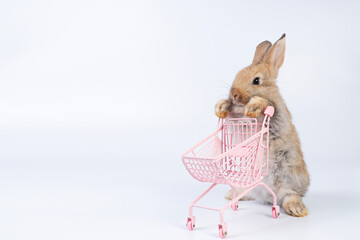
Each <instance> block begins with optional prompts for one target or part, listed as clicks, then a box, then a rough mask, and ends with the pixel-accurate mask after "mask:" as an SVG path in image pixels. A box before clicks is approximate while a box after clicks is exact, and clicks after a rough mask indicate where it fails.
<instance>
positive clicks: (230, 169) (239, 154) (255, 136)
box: [182, 106, 280, 238]
mask: <svg viewBox="0 0 360 240" xmlns="http://www.w3.org/2000/svg"><path fill="white" fill-rule="evenodd" d="M273 114H274V108H273V107H271V106H269V107H267V108H266V109H265V111H264V120H263V122H262V123H260V124H258V123H257V120H256V119H255V118H227V119H225V120H221V121H220V124H219V125H218V128H217V130H216V131H215V132H214V133H212V134H211V135H210V136H208V137H207V138H205V139H204V140H202V141H201V142H199V143H198V144H196V145H195V146H194V147H192V148H191V149H189V150H188V151H186V152H185V153H184V154H183V155H182V161H183V163H184V165H185V167H186V169H187V170H188V172H189V173H190V175H191V176H193V177H194V178H195V179H197V180H198V181H201V182H210V183H213V184H212V185H211V186H210V187H209V188H208V189H207V190H206V191H205V192H203V193H202V194H201V195H200V196H199V197H197V198H196V199H195V200H194V201H193V202H192V203H191V204H190V208H189V217H188V218H187V223H186V225H187V228H188V229H189V230H193V229H194V227H195V216H193V211H192V210H193V208H194V207H197V208H204V209H209V210H216V211H219V212H220V224H219V226H218V230H219V236H220V237H221V238H225V237H226V235H227V225H226V223H225V222H224V211H225V210H226V209H228V208H229V207H231V208H232V209H233V210H234V211H236V210H237V209H238V201H239V199H240V198H242V197H243V196H245V195H246V194H247V193H249V192H250V191H251V190H252V189H254V188H255V187H257V186H262V187H264V188H265V189H266V190H267V191H268V192H269V193H270V194H271V195H272V197H273V206H272V216H273V217H274V218H277V217H278V216H279V215H280V208H279V206H278V205H276V195H275V193H274V192H273V191H272V190H271V189H270V188H269V187H268V186H267V185H266V184H265V183H263V182H261V180H262V179H263V177H264V176H265V175H266V174H267V172H268V148H269V123H270V118H271V117H272V116H273ZM217 184H226V185H229V186H230V187H231V188H232V189H233V192H234V196H233V200H232V201H230V202H229V203H228V204H227V205H226V206H224V207H223V208H221V209H217V208H212V207H207V206H200V205H195V204H196V203H197V202H198V201H199V200H200V199H201V198H202V197H204V196H205V195H206V194H207V193H208V192H209V191H210V190H211V189H213V188H214V187H215V186H216V185H217ZM236 188H242V189H243V190H244V191H242V192H241V193H240V194H237V191H236Z"/></svg>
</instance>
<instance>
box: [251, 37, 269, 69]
mask: <svg viewBox="0 0 360 240" xmlns="http://www.w3.org/2000/svg"><path fill="white" fill-rule="evenodd" d="M270 47H271V42H269V41H264V42H262V43H260V44H259V45H258V46H257V47H256V50H255V55H254V59H253V62H252V64H255V65H256V64H259V63H261V61H262V60H263V59H264V56H265V54H266V52H267V51H268V50H269V48H270Z"/></svg>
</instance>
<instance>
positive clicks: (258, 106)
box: [244, 96, 267, 118]
mask: <svg viewBox="0 0 360 240" xmlns="http://www.w3.org/2000/svg"><path fill="white" fill-rule="evenodd" d="M266 107H267V102H266V100H265V99H264V98H262V97H258V96H255V97H253V98H251V99H250V101H249V102H248V104H246V106H245V111H244V115H245V116H247V117H249V118H257V117H258V116H259V115H260V113H261V112H263V111H264V109H265V108H266Z"/></svg>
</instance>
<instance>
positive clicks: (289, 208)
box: [282, 195, 309, 217]
mask: <svg viewBox="0 0 360 240" xmlns="http://www.w3.org/2000/svg"><path fill="white" fill-rule="evenodd" d="M282 207H283V208H284V210H285V212H286V213H287V214H289V215H291V216H294V217H305V216H307V215H308V214H309V210H308V209H307V208H306V206H305V205H304V203H303V202H302V199H301V197H300V196H299V195H290V196H287V197H285V199H284V202H283V204H282Z"/></svg>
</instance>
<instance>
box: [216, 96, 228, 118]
mask: <svg viewBox="0 0 360 240" xmlns="http://www.w3.org/2000/svg"><path fill="white" fill-rule="evenodd" d="M230 106H231V102H230V101H229V100H225V99H223V100H220V101H218V102H217V103H216V105H215V114H216V116H218V117H219V118H226V117H227V116H228V115H229V112H230Z"/></svg>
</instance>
